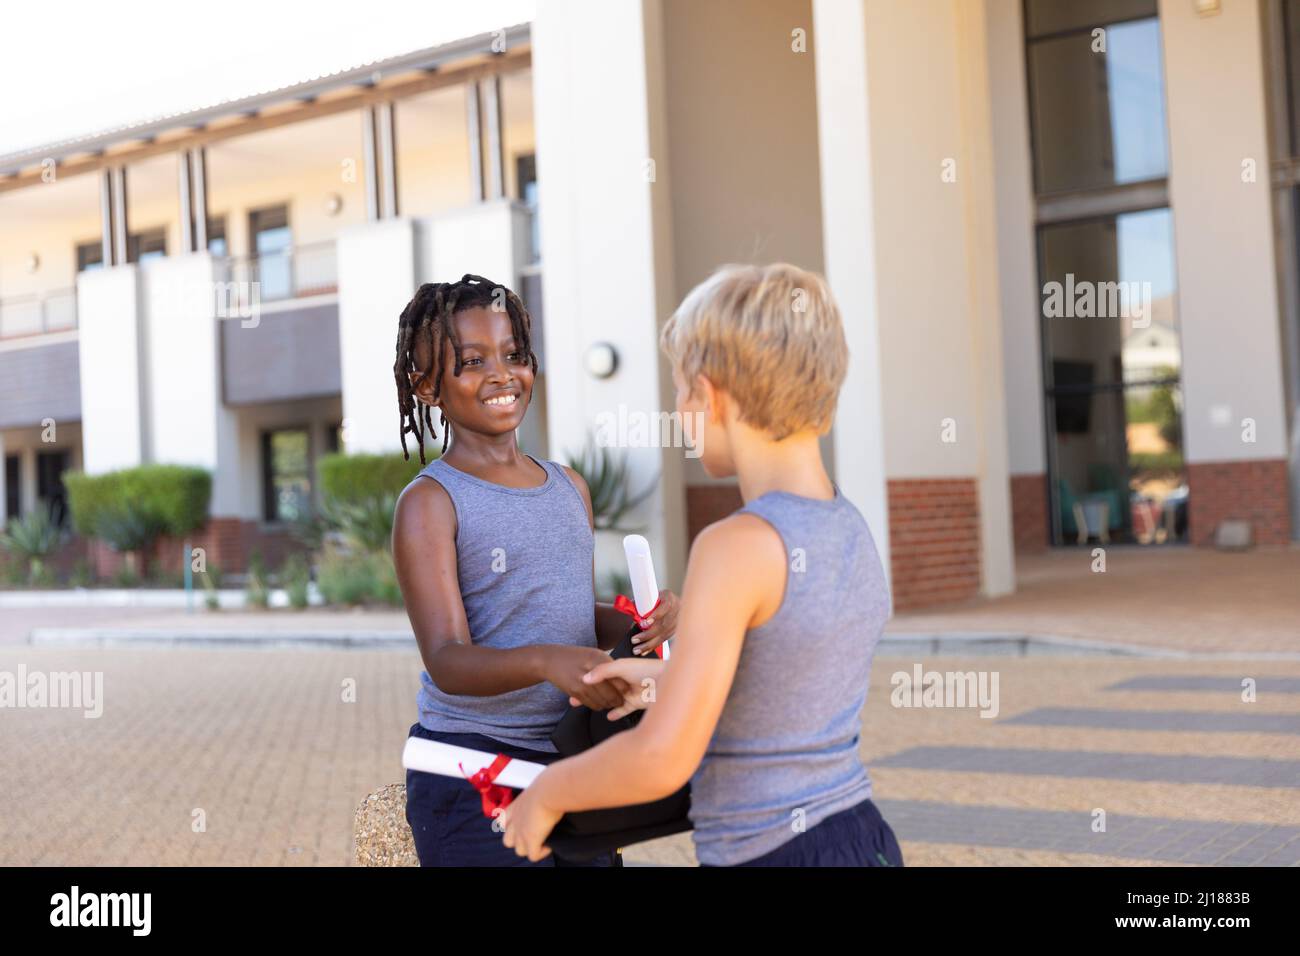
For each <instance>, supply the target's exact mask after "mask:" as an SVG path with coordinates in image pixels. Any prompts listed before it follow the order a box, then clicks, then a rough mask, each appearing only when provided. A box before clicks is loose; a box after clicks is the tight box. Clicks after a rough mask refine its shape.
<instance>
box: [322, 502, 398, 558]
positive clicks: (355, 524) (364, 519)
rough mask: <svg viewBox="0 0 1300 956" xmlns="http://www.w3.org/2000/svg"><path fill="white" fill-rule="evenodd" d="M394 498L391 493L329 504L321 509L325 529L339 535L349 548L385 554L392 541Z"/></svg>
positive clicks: (395, 506) (326, 503) (395, 503)
mask: <svg viewBox="0 0 1300 956" xmlns="http://www.w3.org/2000/svg"><path fill="white" fill-rule="evenodd" d="M396 508H397V496H396V495H394V494H392V493H391V492H384V493H382V494H377V495H373V496H371V497H369V498H363V499H361V500H359V501H331V500H329V499H326V500H325V502H324V503H323V504H322V505H321V519H322V520H323V522H324V523H325V525H326V527H328V528H330V529H332V530H334V531H338V532H341V533H342V535H343V537H344V538H345V539H347V542H348V544H349V545H351V546H352V547H354V548H356V549H358V550H360V551H366V552H378V551H387V550H388V548H389V546H390V545H391V543H392V540H393V511H394V510H395V509H396Z"/></svg>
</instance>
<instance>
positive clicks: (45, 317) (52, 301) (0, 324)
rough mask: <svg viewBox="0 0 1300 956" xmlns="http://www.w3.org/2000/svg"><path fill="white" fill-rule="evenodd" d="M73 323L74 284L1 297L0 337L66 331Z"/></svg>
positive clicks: (72, 326)
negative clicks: (38, 291)
mask: <svg viewBox="0 0 1300 956" xmlns="http://www.w3.org/2000/svg"><path fill="white" fill-rule="evenodd" d="M76 327H77V290H76V289H75V288H68V289H56V290H54V291H52V292H42V293H38V294H36V295H23V296H14V297H12V298H8V299H0V339H14V338H20V337H22V336H27V335H42V334H44V333H46V332H65V331H67V330H69V329H75V328H76Z"/></svg>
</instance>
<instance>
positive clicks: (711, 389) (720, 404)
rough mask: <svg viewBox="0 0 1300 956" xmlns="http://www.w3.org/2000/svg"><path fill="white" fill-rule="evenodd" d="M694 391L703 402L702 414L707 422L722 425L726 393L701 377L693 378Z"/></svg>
mask: <svg viewBox="0 0 1300 956" xmlns="http://www.w3.org/2000/svg"><path fill="white" fill-rule="evenodd" d="M695 391H696V392H697V393H698V394H699V395H700V397H701V398H702V399H703V400H704V413H705V414H706V415H707V416H708V417H709V421H711V422H713V423H715V424H722V422H723V421H724V420H725V419H726V417H727V393H726V392H724V391H722V389H720V388H718V387H717V386H716V385H714V384H713V383H712V382H710V381H709V380H708V379H707V378H706V377H705V376H703V375H697V376H696V377H695Z"/></svg>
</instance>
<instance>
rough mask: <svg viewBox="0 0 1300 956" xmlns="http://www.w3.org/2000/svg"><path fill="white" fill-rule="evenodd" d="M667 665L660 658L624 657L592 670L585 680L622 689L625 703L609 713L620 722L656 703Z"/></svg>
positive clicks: (612, 718) (611, 717) (610, 716)
mask: <svg viewBox="0 0 1300 956" xmlns="http://www.w3.org/2000/svg"><path fill="white" fill-rule="evenodd" d="M666 666H667V664H665V663H664V662H663V661H661V660H659V659H658V658H657V657H652V658H650V659H649V660H640V659H638V658H635V657H624V658H620V659H619V660H616V661H609V662H607V663H605V664H601V665H600V666H599V667H595V668H593V669H592V671H591V673H589V674H588V675H587V676H586V677H584V678H583V680H584V681H586V682H587V683H589V684H594V683H598V682H600V681H608V682H609V683H610V685H611V686H614V687H621V688H622V692H623V703H622V704H620V705H619V706H618V707H615V708H614V709H613V710H611V711H610V712H609V714H608V716H609V719H610V720H618V719H619V718H620V717H626V716H627V715H628V714H630V713H633V712H634V711H638V710H645V709H646V708H647V707H649V706H650V705H651V704H653V703H654V702H655V687H656V685H657V684H658V682H659V677H660V675H661V674H662V673H663V671H664V668H665V667H666ZM569 702H570V703H572V702H573V701H572V699H570V701H569Z"/></svg>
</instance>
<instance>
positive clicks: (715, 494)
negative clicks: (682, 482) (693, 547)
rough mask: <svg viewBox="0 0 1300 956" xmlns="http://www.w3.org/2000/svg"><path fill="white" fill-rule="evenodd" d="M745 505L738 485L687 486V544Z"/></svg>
mask: <svg viewBox="0 0 1300 956" xmlns="http://www.w3.org/2000/svg"><path fill="white" fill-rule="evenodd" d="M744 503H745V502H744V500H743V499H742V498H741V497H740V488H739V487H738V486H736V485H732V484H728V485H687V486H686V534H687V536H688V537H687V544H690V542H692V541H694V540H695V536H696V535H697V534H699V533H700V532H701V531H703V530H704V529H705V528H707V527H708V526H709V525H711V524H713V522H715V521H720V520H721V519H723V518H725V517H726V516H727V515H729V514H731V513H732V512H733V511H735V510H736V509H737V508H739V507H740V506H741V505H743V504H744Z"/></svg>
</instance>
